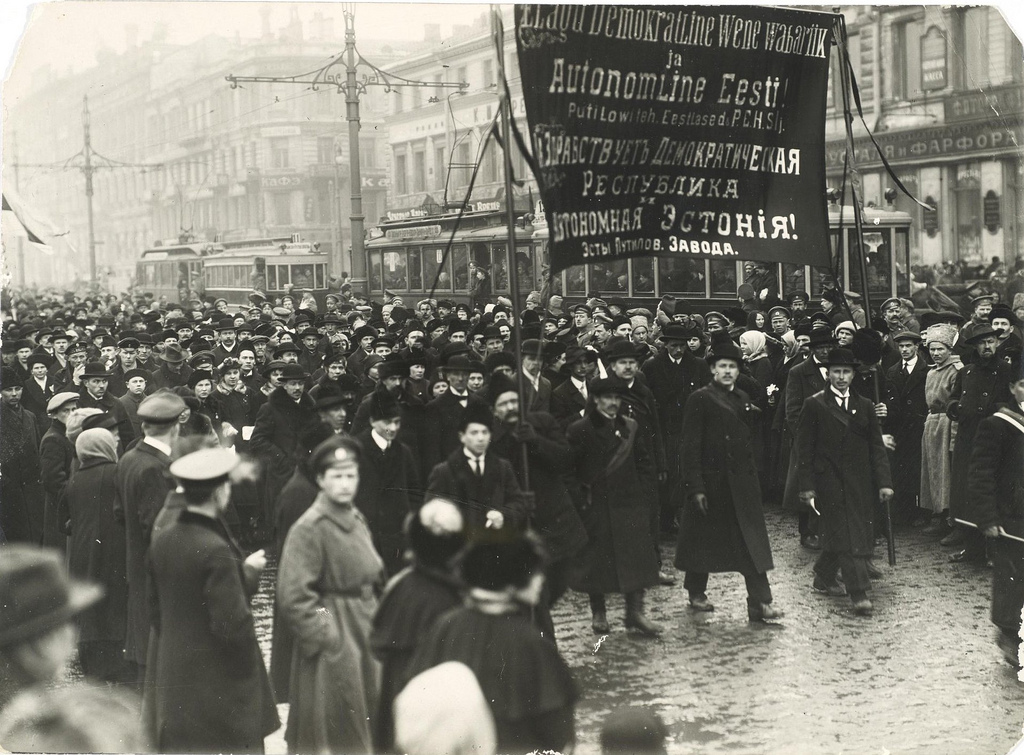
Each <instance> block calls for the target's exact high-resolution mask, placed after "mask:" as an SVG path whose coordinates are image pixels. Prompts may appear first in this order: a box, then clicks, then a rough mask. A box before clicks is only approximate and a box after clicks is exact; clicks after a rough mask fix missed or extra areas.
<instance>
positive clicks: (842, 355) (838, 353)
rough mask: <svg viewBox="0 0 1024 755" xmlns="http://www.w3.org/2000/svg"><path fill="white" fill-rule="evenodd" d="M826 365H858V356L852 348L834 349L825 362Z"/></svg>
mask: <svg viewBox="0 0 1024 755" xmlns="http://www.w3.org/2000/svg"><path fill="white" fill-rule="evenodd" d="M823 364H824V365H825V366H826V367H857V364H858V363H857V357H855V356H854V355H853V352H852V351H850V349H832V350H831V351H830V352H829V353H828V358H827V359H826V360H825V361H824V362H823Z"/></svg>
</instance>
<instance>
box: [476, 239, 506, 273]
mask: <svg viewBox="0 0 1024 755" xmlns="http://www.w3.org/2000/svg"><path fill="white" fill-rule="evenodd" d="M494 253H495V254H502V255H504V254H505V247H500V248H499V247H497V246H495V247H494ZM472 259H473V264H475V265H477V266H478V267H486V268H487V269H488V270H490V269H491V265H492V264H493V263H494V259H493V258H492V257H491V250H490V248H489V247H488V246H487V244H485V243H484V242H482V241H478V242H477V243H475V244H473V247H472Z"/></svg>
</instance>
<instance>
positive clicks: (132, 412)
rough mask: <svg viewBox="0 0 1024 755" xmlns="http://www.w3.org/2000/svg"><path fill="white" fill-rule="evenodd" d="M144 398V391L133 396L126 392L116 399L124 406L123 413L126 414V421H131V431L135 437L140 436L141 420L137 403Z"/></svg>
mask: <svg viewBox="0 0 1024 755" xmlns="http://www.w3.org/2000/svg"><path fill="white" fill-rule="evenodd" d="M147 387H148V386H147ZM145 398H146V394H145V393H143V394H142V395H141V396H133V395H132V394H131V393H127V392H126V393H125V394H124V395H123V396H121V398H119V399H118V402H120V404H121V406H122V407H124V413H125V414H127V415H128V421H129V422H130V423H131V426H132V432H133V433H134V434H135V437H136V438H141V437H142V420H141V419H139V404H141V403H142V401H143V399H145Z"/></svg>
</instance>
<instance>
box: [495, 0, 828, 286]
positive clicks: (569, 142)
mask: <svg viewBox="0 0 1024 755" xmlns="http://www.w3.org/2000/svg"><path fill="white" fill-rule="evenodd" d="M834 21H835V16H833V15H832V14H829V13H822V12H816V11H801V10H789V9H780V8H760V7H746V6H717V7H712V6H708V7H695V6H664V7H654V6H636V7H631V6H621V5H604V4H594V5H516V7H515V29H516V43H517V46H518V53H519V67H520V70H521V72H522V80H523V92H524V96H525V100H526V115H527V121H528V123H529V126H530V136H531V140H532V146H533V155H534V158H535V159H536V163H537V169H538V171H539V175H538V176H537V180H538V182H539V184H540V193H541V196H542V198H543V200H544V207H545V212H546V214H547V220H548V227H549V229H550V243H551V267H552V270H553V272H558V271H560V270H564V269H565V268H567V267H570V266H572V265H579V264H584V263H588V262H598V261H601V260H607V259H622V258H626V257H650V256H675V255H680V256H685V257H696V258H706V257H733V258H735V259H758V260H764V261H768V262H796V263H800V264H810V265H820V266H825V267H827V266H828V265H829V243H828V214H827V209H826V203H825V198H824V197H825V100H826V93H827V87H828V65H829V54H830V41H831V32H832V26H833V23H834Z"/></svg>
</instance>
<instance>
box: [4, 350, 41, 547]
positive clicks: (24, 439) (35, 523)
mask: <svg viewBox="0 0 1024 755" xmlns="http://www.w3.org/2000/svg"><path fill="white" fill-rule="evenodd" d="M21 395H22V378H21V375H19V374H18V373H17V372H16V371H15V370H14V369H12V368H11V367H6V366H5V367H2V368H0V543H2V542H3V541H4V539H5V538H6V540H7V542H11V543H16V542H23V543H32V544H34V545H38V544H39V543H40V542H41V541H42V537H43V490H42V487H41V486H40V482H39V479H40V467H39V430H38V428H37V427H36V420H35V417H34V416H33V415H32V412H29V411H26V410H25V408H24V407H23V406H22V405H21Z"/></svg>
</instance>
